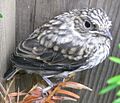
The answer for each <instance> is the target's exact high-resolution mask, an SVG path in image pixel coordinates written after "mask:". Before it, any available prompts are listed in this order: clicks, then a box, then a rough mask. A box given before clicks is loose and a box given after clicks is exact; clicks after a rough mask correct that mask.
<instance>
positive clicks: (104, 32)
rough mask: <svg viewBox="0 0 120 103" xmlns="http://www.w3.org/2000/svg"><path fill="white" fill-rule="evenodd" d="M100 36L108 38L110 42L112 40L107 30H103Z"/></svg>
mask: <svg viewBox="0 0 120 103" xmlns="http://www.w3.org/2000/svg"><path fill="white" fill-rule="evenodd" d="M102 35H104V36H106V37H108V38H109V39H110V40H112V35H111V33H110V31H109V30H108V29H106V30H104V31H103V34H102Z"/></svg>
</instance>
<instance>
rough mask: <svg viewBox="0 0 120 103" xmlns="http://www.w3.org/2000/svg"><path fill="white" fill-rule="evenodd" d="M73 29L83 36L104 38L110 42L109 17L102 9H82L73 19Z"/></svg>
mask: <svg viewBox="0 0 120 103" xmlns="http://www.w3.org/2000/svg"><path fill="white" fill-rule="evenodd" d="M74 23H75V29H76V30H78V31H79V32H83V33H82V34H83V35H84V36H85V35H87V34H91V35H92V36H97V37H99V36H105V37H107V38H109V39H110V40H112V36H111V33H110V28H111V26H112V24H111V21H110V20H109V17H108V16H107V14H106V13H105V12H104V11H103V10H102V9H95V8H92V9H82V10H81V11H80V15H79V16H78V17H76V18H75V19H74Z"/></svg>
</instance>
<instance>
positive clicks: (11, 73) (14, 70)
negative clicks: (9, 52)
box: [4, 67, 19, 80]
mask: <svg viewBox="0 0 120 103" xmlns="http://www.w3.org/2000/svg"><path fill="white" fill-rule="evenodd" d="M18 71H19V69H17V68H16V67H14V68H12V69H8V70H7V71H6V73H5V74H4V79H5V80H10V79H12V78H13V76H14V75H15V74H16V73H17V72H18Z"/></svg>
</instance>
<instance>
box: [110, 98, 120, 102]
mask: <svg viewBox="0 0 120 103" xmlns="http://www.w3.org/2000/svg"><path fill="white" fill-rule="evenodd" d="M112 103H120V98H117V99H115V100H114V101H113V102H112Z"/></svg>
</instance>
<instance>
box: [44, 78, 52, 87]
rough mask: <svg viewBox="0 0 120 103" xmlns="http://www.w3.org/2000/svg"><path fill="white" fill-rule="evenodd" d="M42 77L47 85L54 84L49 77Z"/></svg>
mask: <svg viewBox="0 0 120 103" xmlns="http://www.w3.org/2000/svg"><path fill="white" fill-rule="evenodd" d="M43 79H44V80H45V81H46V83H47V84H48V85H49V86H51V87H53V86H54V84H53V83H52V82H51V81H50V79H48V77H47V76H43Z"/></svg>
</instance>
